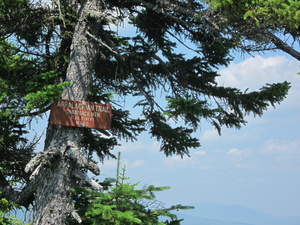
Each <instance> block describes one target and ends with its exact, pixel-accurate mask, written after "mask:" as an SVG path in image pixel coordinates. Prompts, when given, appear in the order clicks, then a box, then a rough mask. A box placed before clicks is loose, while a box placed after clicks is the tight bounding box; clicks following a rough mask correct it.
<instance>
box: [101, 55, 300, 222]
mask: <svg viewBox="0 0 300 225" xmlns="http://www.w3.org/2000/svg"><path fill="white" fill-rule="evenodd" d="M299 66H300V65H299V62H298V61H296V60H294V59H291V58H288V57H287V56H284V55H282V54H281V55H276V54H272V55H263V56H259V55H258V56H255V57H250V56H249V57H248V56H247V57H244V58H240V57H239V58H238V59H237V60H236V61H235V62H233V63H232V64H230V66H229V67H228V68H225V69H223V70H221V71H220V74H222V76H221V77H220V78H219V79H218V82H219V83H220V84H223V85H225V86H235V87H239V88H241V89H242V90H243V89H246V88H249V91H250V90H257V89H258V88H259V87H261V86H263V85H264V84H266V83H273V82H282V81H285V80H287V81H289V82H291V85H292V88H291V90H290V93H289V95H288V97H287V98H286V99H285V100H284V102H283V103H282V104H280V105H277V106H276V109H274V108H273V107H270V108H269V109H268V111H266V112H265V113H264V115H263V116H262V117H255V118H254V117H252V116H248V117H247V120H248V124H247V125H246V126H245V127H243V128H242V129H240V130H236V129H226V128H223V130H222V135H221V136H219V135H218V134H217V132H216V130H214V129H213V127H211V126H210V125H209V124H205V123H203V124H202V125H201V130H200V131H199V132H198V133H196V137H199V138H200V141H201V145H202V146H201V147H200V148H198V149H195V150H191V157H184V158H183V159H181V158H180V157H179V156H173V157H168V158H167V157H165V156H164V155H163V153H162V152H159V143H157V142H156V141H155V140H153V139H150V138H149V136H148V134H147V133H145V134H144V135H142V136H140V137H139V139H138V141H137V142H134V143H123V145H122V146H120V147H118V148H116V149H115V150H114V153H116V154H117V152H118V151H120V152H121V154H122V164H123V165H126V168H127V176H129V177H130V178H131V180H130V181H131V182H141V185H144V184H146V185H147V184H153V185H157V186H170V187H171V190H168V191H164V192H162V193H160V194H159V195H158V199H159V200H161V201H162V202H164V203H166V204H167V205H171V204H177V203H180V204H186V205H193V203H194V204H195V203H201V202H219V203H225V204H240V205H244V206H248V207H252V208H255V209H258V210H261V211H263V212H266V213H269V214H271V215H275V216H291V215H298V216H300V179H299V177H300V137H299V131H298V127H300V115H299V113H298V111H299V110H300V102H299V98H300V76H299V75H297V72H300V68H299ZM128 105H130V104H128ZM99 166H100V169H101V175H100V179H104V178H105V177H114V175H115V166H116V162H115V160H105V161H104V164H102V163H99Z"/></svg>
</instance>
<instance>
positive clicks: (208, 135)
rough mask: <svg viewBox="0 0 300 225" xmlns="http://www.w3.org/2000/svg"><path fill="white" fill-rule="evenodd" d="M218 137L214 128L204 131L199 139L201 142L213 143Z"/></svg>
mask: <svg viewBox="0 0 300 225" xmlns="http://www.w3.org/2000/svg"><path fill="white" fill-rule="evenodd" d="M219 137H220V136H219V134H218V131H217V130H216V129H214V128H212V129H210V130H205V131H204V132H203V134H202V136H201V138H200V140H201V141H207V142H209V141H215V140H216V139H218V138H219Z"/></svg>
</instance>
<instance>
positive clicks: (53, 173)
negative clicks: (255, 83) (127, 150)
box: [0, 0, 289, 225]
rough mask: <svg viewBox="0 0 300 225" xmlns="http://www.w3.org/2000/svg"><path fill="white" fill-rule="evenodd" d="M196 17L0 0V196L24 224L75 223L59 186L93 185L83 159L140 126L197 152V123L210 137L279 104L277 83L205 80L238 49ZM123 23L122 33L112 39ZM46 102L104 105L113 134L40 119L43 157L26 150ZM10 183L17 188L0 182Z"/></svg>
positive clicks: (173, 2)
mask: <svg viewBox="0 0 300 225" xmlns="http://www.w3.org/2000/svg"><path fill="white" fill-rule="evenodd" d="M206 12H207V6H206V5H205V4H202V3H201V2H199V1H192V0H188V1H181V0H180V1H179V0H149V1H144V0H103V1H99V0H80V1H79V0H53V1H41V0H36V1H30V0H0V24H1V25H0V52H1V57H0V71H1V73H0V84H1V88H0V100H1V112H0V116H1V119H0V121H1V133H0V144H1V145H0V151H1V154H2V155H7V156H9V157H7V158H3V159H2V158H1V162H0V163H1V164H0V167H1V168H2V169H1V171H0V181H1V182H0V191H1V192H2V194H1V196H0V197H5V198H6V199H8V200H9V201H12V202H16V203H18V204H20V205H22V206H28V205H29V204H33V208H34V209H33V210H34V214H33V215H34V216H33V225H37V224H39V225H44V224H55V225H58V224H67V221H68V220H69V219H70V218H75V219H76V220H77V221H78V222H80V221H81V218H80V216H79V215H78V213H77V212H76V211H75V209H74V206H73V200H72V192H71V190H72V189H73V188H75V187H76V185H77V184H78V181H79V180H83V181H84V182H87V183H89V184H90V185H91V186H93V188H96V189H100V188H101V186H100V185H99V184H98V183H96V182H95V181H93V180H91V179H89V177H88V176H87V175H86V173H85V172H83V171H86V170H90V171H91V172H93V173H94V174H99V168H98V166H97V164H96V163H95V162H94V161H92V160H91V157H92V155H93V153H94V152H96V153H97V154H98V156H99V157H100V159H103V158H104V157H107V156H111V157H113V154H111V152H110V150H111V149H112V148H113V147H114V146H115V145H117V144H118V140H121V139H125V140H135V139H136V136H137V135H138V134H139V133H140V132H142V131H145V130H147V131H149V133H150V135H151V136H152V137H153V138H156V139H157V140H158V141H160V143H161V151H162V152H163V153H164V154H165V155H166V156H170V155H174V154H177V155H180V156H183V155H189V150H190V149H192V148H198V147H199V146H200V143H199V140H198V139H197V138H194V137H192V133H193V132H194V131H196V130H197V128H198V126H199V125H200V122H201V121H202V120H206V121H209V122H210V123H211V124H212V125H213V126H214V127H215V128H216V129H217V130H218V131H219V133H220V132H221V127H222V126H226V127H235V128H240V127H241V126H242V125H244V124H245V123H246V121H245V118H244V117H245V115H247V114H253V115H258V116H261V115H262V114H263V111H264V110H266V109H267V107H268V106H270V105H272V106H274V105H275V104H277V103H280V102H281V101H282V100H283V99H284V98H285V96H286V94H287V91H288V89H289V84H288V83H287V82H283V83H277V84H267V85H266V86H264V87H262V88H261V89H260V90H256V91H251V92H246V91H244V90H239V89H237V88H235V87H224V86H220V85H219V84H217V83H216V81H215V78H216V77H217V76H218V73H217V70H218V68H219V67H220V66H227V65H228V64H229V62H230V60H231V59H232V57H231V56H230V54H229V53H230V51H231V50H233V49H235V48H237V47H238V46H236V44H237V43H236V40H235V39H234V38H232V37H228V36H226V35H223V34H222V33H220V31H219V30H217V29H212V27H211V26H207V20H206V17H205V16H204V15H205V13H206ZM127 23H128V24H130V26H131V27H132V28H130V29H133V31H132V32H131V33H130V35H126V34H122V33H119V32H118V29H117V27H118V26H122V25H123V24H127ZM178 49H185V50H186V52H187V51H190V52H193V53H194V54H193V56H191V57H189V56H188V55H187V54H184V53H182V51H185V50H182V51H181V50H180V51H179V50H178ZM127 96H133V97H135V99H136V104H135V107H136V110H140V111H141V112H140V114H139V115H142V116H141V117H140V118H131V115H130V112H129V111H127V110H125V109H124V108H123V107H122V104H120V102H118V100H120V99H126V97H127ZM56 98H61V99H65V100H72V101H89V102H97V103H109V104H112V105H113V120H112V129H111V130H110V132H111V133H112V134H113V135H115V137H116V138H113V139H105V138H103V137H101V135H100V136H99V135H98V134H99V133H105V131H103V130H99V131H97V132H98V133H97V132H93V130H92V129H87V128H84V127H83V128H78V127H67V126H58V125H53V124H49V125H48V127H47V134H46V140H45V146H44V151H43V152H39V153H36V154H35V155H33V150H34V146H35V141H33V142H32V141H30V140H26V138H24V134H25V133H26V132H27V129H28V128H27V127H26V126H25V124H28V123H30V120H32V119H35V118H36V117H39V116H43V115H45V113H46V112H48V111H49V110H50V106H51V104H52V103H53V101H54V99H56ZM164 100H165V101H164ZM170 120H171V121H174V120H175V121H178V123H176V124H177V125H178V126H173V125H172V124H173V123H169V121H170ZM2 124H3V126H2ZM146 128H148V129H146ZM20 152H21V153H22V155H24V156H22V155H19V153H20ZM16 161H17V162H18V163H14V162H16ZM25 165H26V166H25ZM24 167H25V172H24ZM12 176H15V177H16V178H17V179H18V181H19V182H22V183H23V185H24V188H23V189H22V190H16V189H14V188H13V187H12V186H11V185H10V182H9V181H10V179H12Z"/></svg>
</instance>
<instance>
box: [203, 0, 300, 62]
mask: <svg viewBox="0 0 300 225" xmlns="http://www.w3.org/2000/svg"><path fill="white" fill-rule="evenodd" d="M206 2H207V3H208V4H209V5H210V6H211V7H210V10H207V12H206V13H205V14H206V18H207V22H208V24H209V26H212V27H214V29H217V30H219V32H220V33H223V35H227V36H231V37H232V38H233V39H235V40H236V43H237V46H239V48H241V49H242V50H243V51H246V52H257V51H267V50H272V51H273V50H275V49H279V50H282V51H283V52H285V53H287V54H289V55H290V56H292V57H294V58H295V59H297V60H300V51H299V41H300V2H299V1H298V0H273V1H265V0H255V1H253V0H241V1H232V0H206Z"/></svg>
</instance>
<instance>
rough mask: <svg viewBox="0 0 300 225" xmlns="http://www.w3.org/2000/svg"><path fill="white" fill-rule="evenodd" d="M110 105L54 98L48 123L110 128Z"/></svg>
mask: <svg viewBox="0 0 300 225" xmlns="http://www.w3.org/2000/svg"><path fill="white" fill-rule="evenodd" d="M111 117H112V107H111V105H108V104H99V103H92V102H82V101H70V100H64V99H56V100H55V102H54V103H53V104H52V107H51V114H50V123H51V124H56V125H63V126H72V127H87V128H95V129H111Z"/></svg>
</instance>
